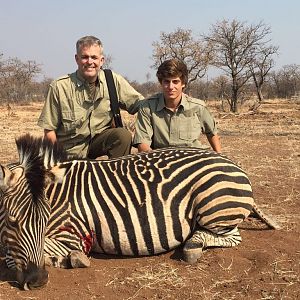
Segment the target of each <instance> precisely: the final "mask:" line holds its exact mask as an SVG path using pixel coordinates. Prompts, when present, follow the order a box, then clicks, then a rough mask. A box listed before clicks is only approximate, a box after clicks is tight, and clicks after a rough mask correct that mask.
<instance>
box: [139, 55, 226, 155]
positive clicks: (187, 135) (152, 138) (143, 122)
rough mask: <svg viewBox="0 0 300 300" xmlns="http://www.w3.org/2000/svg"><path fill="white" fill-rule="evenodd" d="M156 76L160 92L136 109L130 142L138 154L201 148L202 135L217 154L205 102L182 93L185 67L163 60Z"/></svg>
mask: <svg viewBox="0 0 300 300" xmlns="http://www.w3.org/2000/svg"><path fill="white" fill-rule="evenodd" d="M156 76H157V78H158V81H159V83H160V84H161V89H162V93H159V94H157V95H154V96H152V97H150V98H149V99H147V100H145V101H144V102H143V104H142V105H141V107H140V109H139V112H138V115H137V120H136V131H135V136H134V140H133V144H134V145H135V146H137V148H138V151H139V152H148V151H151V150H152V149H157V148H164V147H170V146H188V147H198V148H205V146H204V145H202V144H201V143H200V140H199V137H200V134H201V133H203V134H205V135H206V137H207V139H208V141H209V143H210V145H211V147H212V149H213V150H214V151H216V152H221V144H220V140H219V136H218V134H217V128H216V124H215V121H214V119H213V117H212V116H211V114H210V112H209V111H208V109H207V108H206V105H205V102H204V101H202V100H199V99H195V98H191V97H189V96H187V95H186V94H184V93H183V90H184V88H185V86H186V84H187V80H188V71H187V67H186V65H185V64H184V63H183V62H182V61H180V60H176V59H170V60H166V61H165V62H163V63H162V64H161V65H160V66H159V68H158V70H157V73H156Z"/></svg>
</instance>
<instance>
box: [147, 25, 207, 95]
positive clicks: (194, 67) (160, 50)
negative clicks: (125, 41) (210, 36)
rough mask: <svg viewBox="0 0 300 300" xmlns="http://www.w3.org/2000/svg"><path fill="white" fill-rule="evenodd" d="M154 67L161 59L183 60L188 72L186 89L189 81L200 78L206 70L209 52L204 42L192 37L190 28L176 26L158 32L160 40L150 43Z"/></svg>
mask: <svg viewBox="0 0 300 300" xmlns="http://www.w3.org/2000/svg"><path fill="white" fill-rule="evenodd" d="M152 46H153V47H154V49H153V54H152V57H153V60H154V65H153V67H154V68H157V67H158V66H159V65H160V64H161V63H162V62H163V61H165V60H167V59H171V58H176V59H179V60H182V61H184V62H185V64H186V65H187V68H188V72H189V80H188V84H187V87H186V89H187V90H188V88H189V86H190V84H191V82H193V81H195V80H196V79H197V78H202V77H203V76H204V75H205V74H206V71H207V67H208V63H209V58H210V56H209V52H208V51H207V48H206V47H205V43H204V42H203V41H201V40H196V39H194V38H193V37H192V31H191V30H184V29H181V28H178V29H177V30H175V31H174V32H171V33H165V32H162V33H161V34H160V41H159V42H154V43H153V44H152Z"/></svg>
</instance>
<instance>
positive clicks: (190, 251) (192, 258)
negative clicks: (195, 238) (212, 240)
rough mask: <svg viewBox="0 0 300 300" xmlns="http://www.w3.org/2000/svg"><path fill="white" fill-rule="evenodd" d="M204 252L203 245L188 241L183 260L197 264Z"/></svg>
mask: <svg viewBox="0 0 300 300" xmlns="http://www.w3.org/2000/svg"><path fill="white" fill-rule="evenodd" d="M202 252H203V245H202V244H201V245H199V243H194V242H192V241H187V242H186V243H185V245H184V248H183V260H184V261H185V262H187V263H189V264H195V263H196V262H197V261H198V259H199V258H200V257H201V255H202Z"/></svg>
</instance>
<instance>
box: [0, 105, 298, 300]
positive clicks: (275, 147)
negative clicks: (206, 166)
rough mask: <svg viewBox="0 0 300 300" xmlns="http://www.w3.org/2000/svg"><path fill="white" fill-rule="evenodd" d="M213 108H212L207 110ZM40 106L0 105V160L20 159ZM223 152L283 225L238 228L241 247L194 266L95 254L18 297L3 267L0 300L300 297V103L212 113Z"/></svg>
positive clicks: (216, 252) (171, 258) (174, 256)
mask: <svg viewBox="0 0 300 300" xmlns="http://www.w3.org/2000/svg"><path fill="white" fill-rule="evenodd" d="M208 105H209V104H208ZM40 109H41V105H40V104H33V105H30V106H22V107H21V106H12V110H11V111H8V110H7V108H6V107H4V106H3V107H0V149H1V151H0V162H1V163H2V164H6V163H8V162H12V161H17V153H16V149H15V144H14V138H15V137H17V136H19V135H21V134H22V133H26V132H31V133H33V134H36V135H41V134H42V131H41V130H40V129H39V128H38V127H37V126H36V120H37V116H38V115H39V112H40ZM211 109H212V111H213V114H214V116H215V117H216V119H217V121H218V127H219V130H220V135H221V137H222V145H223V152H224V154H226V155H227V156H228V157H230V158H231V159H233V160H234V161H235V162H237V163H238V164H239V165H241V166H242V167H243V168H244V170H245V171H246V172H247V173H248V175H249V177H250V179H251V181H252V184H253V189H254V194H255V199H256V203H257V204H258V205H259V207H260V208H262V209H263V210H264V211H265V212H268V213H269V214H271V215H273V216H274V218H276V220H277V221H278V222H279V223H280V224H281V226H282V229H281V230H279V231H275V230H269V229H266V228H265V227H264V226H262V225H261V223H260V222H258V221H256V220H248V221H246V222H244V223H243V224H242V225H241V235H242V238H243V241H242V243H241V244H240V245H239V246H238V247H236V248H230V249H220V248H216V249H210V250H207V251H206V252H204V254H203V256H202V258H201V260H200V261H199V262H198V263H197V264H195V265H188V264H186V263H184V262H183V261H181V249H177V250H176V251H172V252H169V253H166V254H162V255H159V256H154V257H142V258H124V257H107V256H103V255H95V256H92V257H91V267H90V268H88V269H69V270H63V269H54V268H49V276H50V281H49V283H48V285H47V286H46V287H45V288H43V289H41V290H35V291H21V290H19V289H18V288H17V287H16V284H15V282H13V281H11V279H10V278H9V277H8V275H7V273H6V268H5V266H4V264H3V262H1V265H0V299H1V300H2V299H5V300H6V299H8V300H10V299H41V300H42V299H60V300H61V299H74V300H77V299H78V300H79V299H80V300H83V299H111V300H114V299H118V300H120V299H126V300H129V299H186V300H188V299H204V300H211V299H251V300H253V299H300V245H299V242H300V239H299V237H300V226H299V225H300V103H299V102H298V103H296V102H291V101H288V100H281V101H279V100H278V101H271V100H269V101H265V102H264V103H263V104H262V105H261V106H260V107H259V110H258V112H257V113H255V114H249V113H246V111H245V113H241V114H239V115H233V114H228V113H220V112H218V111H217V110H216V108H215V107H212V108H211Z"/></svg>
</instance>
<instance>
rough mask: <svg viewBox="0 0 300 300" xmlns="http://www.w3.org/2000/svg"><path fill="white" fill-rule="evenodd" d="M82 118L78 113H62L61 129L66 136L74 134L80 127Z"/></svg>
mask: <svg viewBox="0 0 300 300" xmlns="http://www.w3.org/2000/svg"><path fill="white" fill-rule="evenodd" d="M83 119H84V117H83V115H82V114H81V113H80V112H75V113H73V112H70V111H62V127H63V129H64V131H65V132H66V133H68V134H74V133H76V131H77V129H78V128H80V127H81V126H82V123H83V121H84V120H83Z"/></svg>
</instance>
